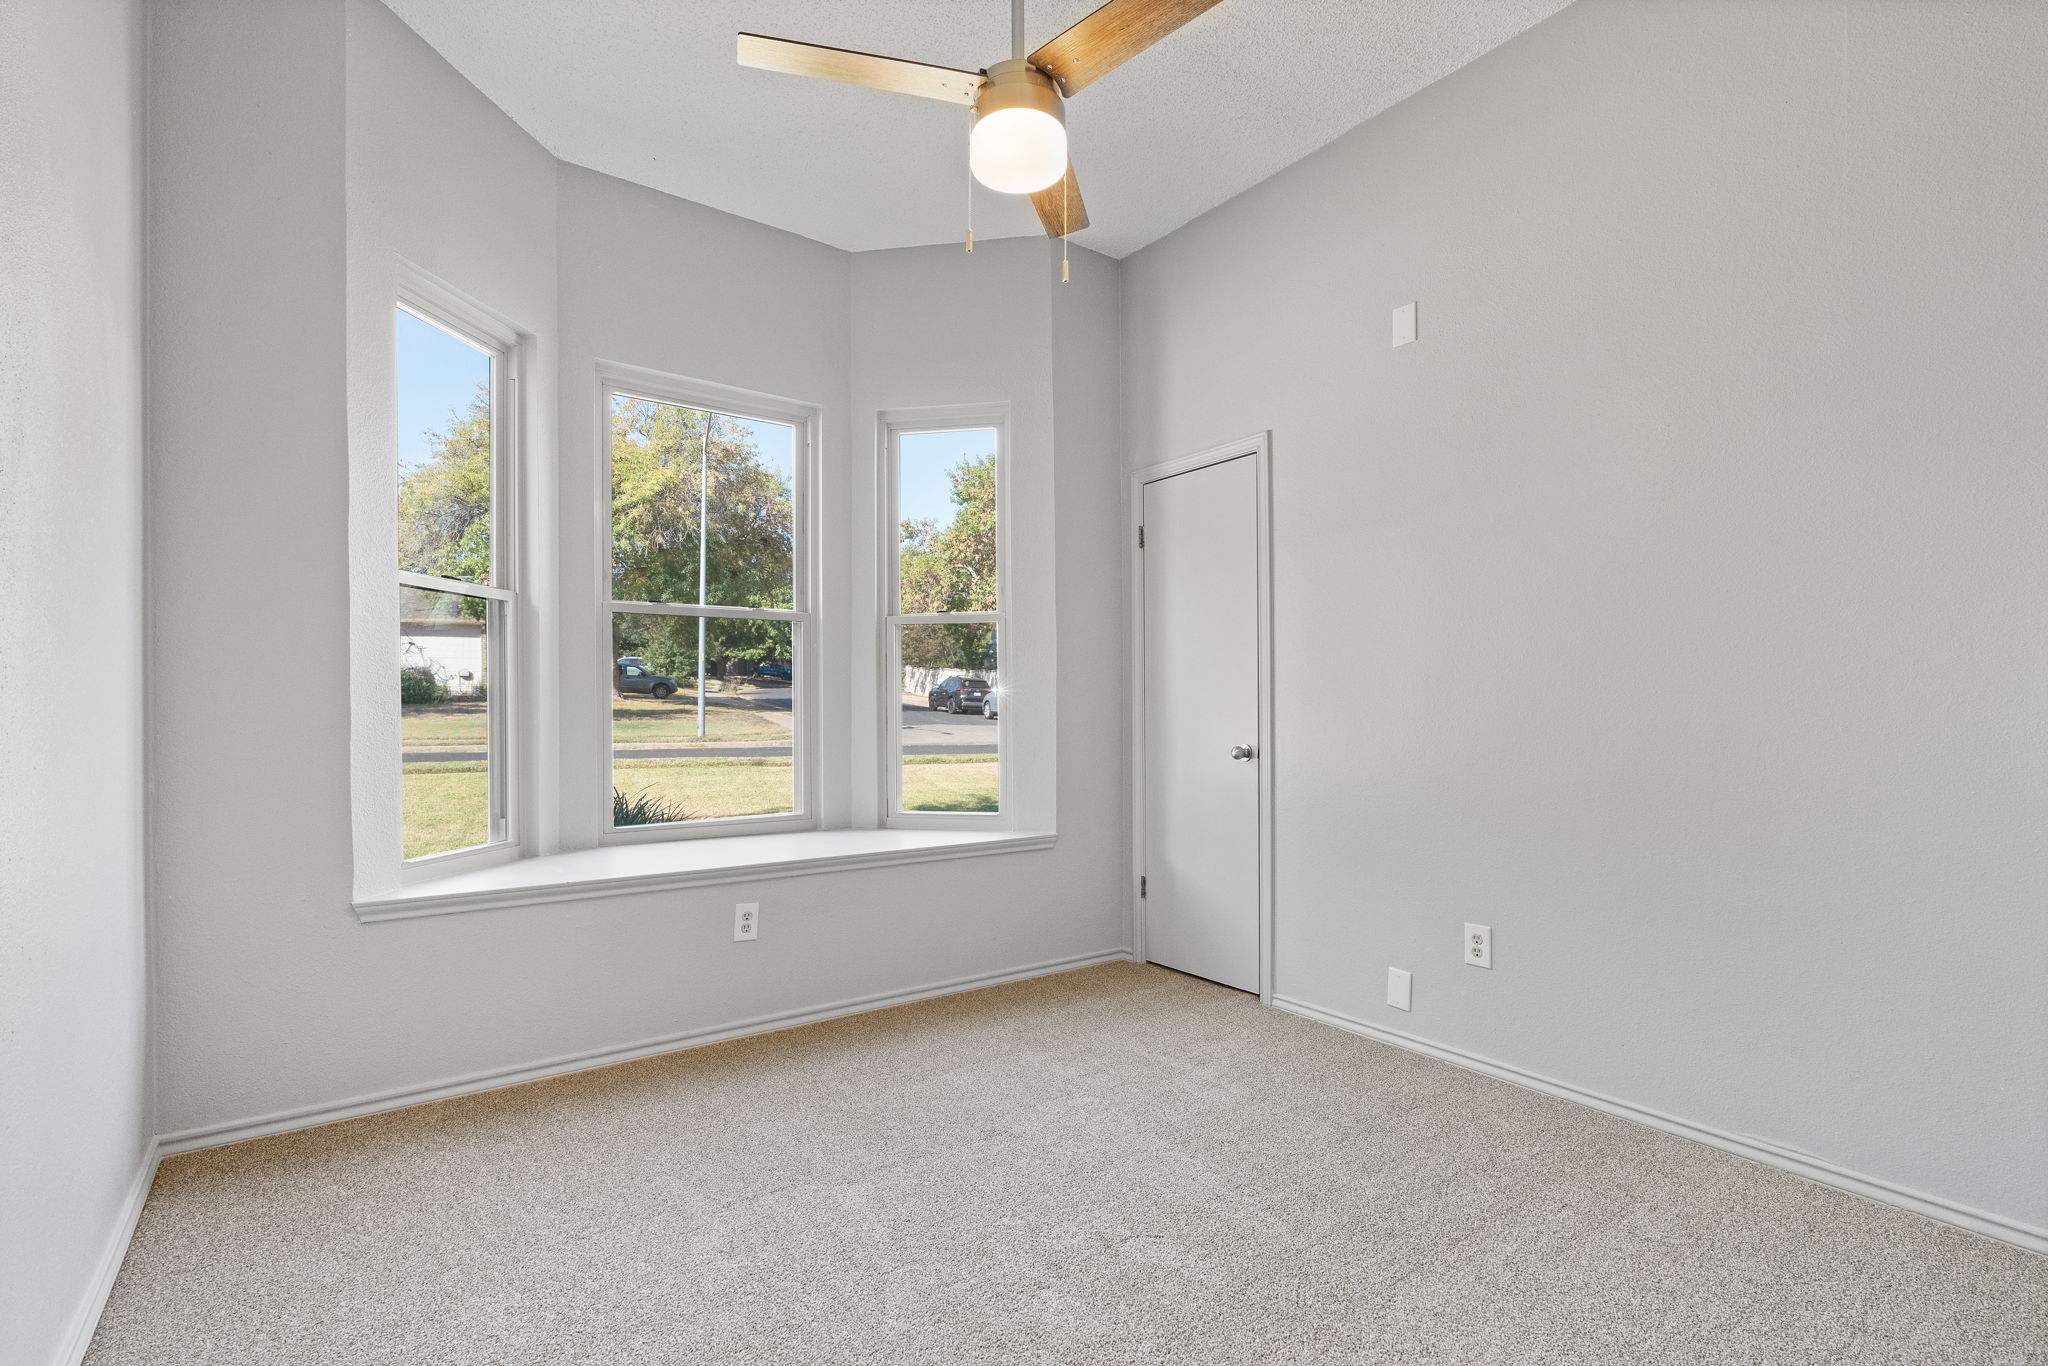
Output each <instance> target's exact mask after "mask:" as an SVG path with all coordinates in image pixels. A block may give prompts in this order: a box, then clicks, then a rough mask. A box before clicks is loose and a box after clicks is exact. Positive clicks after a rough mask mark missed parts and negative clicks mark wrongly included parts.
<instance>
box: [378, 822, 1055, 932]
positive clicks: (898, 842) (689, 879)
mask: <svg viewBox="0 0 2048 1366" xmlns="http://www.w3.org/2000/svg"><path fill="white" fill-rule="evenodd" d="M1054 839H1055V836H1053V835H1052V834H1049V833H1046V834H1015V833H1010V832H984V831H957V830H805V831H799V832H796V833H793V834H776V835H728V836H720V837H715V838H710V839H680V840H665V841H662V842H660V843H654V844H614V845H606V846H603V847H601V848H597V849H579V850H576V851H575V852H573V853H567V854H549V855H546V856H543V857H540V858H528V859H518V860H515V861H513V862H510V863H501V864H497V865H496V866H494V867H490V868H481V869H476V870H474V871H469V872H461V873H452V874H450V875H449V876H447V877H444V878H435V879H434V880H432V881H430V882H418V883H414V884H413V885H411V886H409V887H403V888H400V889H398V890H396V891H393V892H389V893H386V894H384V895H381V896H376V897H366V898H361V899H358V900H357V901H356V903H355V912H356V917H357V918H358V919H360V920H365V921H371V920H410V919H413V918H415V917H417V916H425V915H453V914H456V913H458V912H462V911H487V910H495V909H498V908H500V907H506V906H532V905H539V904H544V903H552V902H558V901H584V900H589V899H590V898H593V897H605V896H631V895H634V894H637V893H640V892H666V891H674V890H677V889H679V888H684V887H709V886H716V885H718V884H721V883H737V882H757V881H767V880H770V879H775V878H785V877H803V876H805V875H808V874H812V873H838V872H848V871H852V870H856V869H861V868H886V867H890V866H892V865H895V864H902V863H928V862H931V861H933V860H936V859H955V858H974V857H977V856H982V855H988V854H1018V853H1025V852H1028V851H1030V850H1034V849H1050V848H1052V846H1053V843H1054Z"/></svg>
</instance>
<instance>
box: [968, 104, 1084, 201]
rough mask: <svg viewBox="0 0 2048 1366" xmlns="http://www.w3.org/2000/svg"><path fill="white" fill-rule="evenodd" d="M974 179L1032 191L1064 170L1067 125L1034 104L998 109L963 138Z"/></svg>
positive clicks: (1002, 189)
mask: <svg viewBox="0 0 2048 1366" xmlns="http://www.w3.org/2000/svg"><path fill="white" fill-rule="evenodd" d="M967 165H968V168H969V169H970V170H972V171H973V172H974V178H975V179H976V180H978V181H980V182H981V183H982V184H984V185H986V186H988V187H989V188H990V189H991V190H995V191H997V192H998V193H1001V194H1036V193H1037V192H1038V191H1040V190H1042V189H1044V188H1045V187H1046V186H1048V185H1053V184H1057V183H1058V182H1059V179H1060V177H1061V176H1063V175H1065V174H1066V173H1067V127H1066V125H1065V124H1063V123H1061V122H1060V121H1059V120H1058V119H1056V118H1054V117H1053V116H1052V115H1051V114H1048V113H1045V112H1044V111H1043V110H1039V109H998V110H995V111H994V112H992V113H988V114H984V115H982V116H981V117H980V118H979V119H977V120H975V123H974V131H973V132H971V133H969V134H968V137H967Z"/></svg>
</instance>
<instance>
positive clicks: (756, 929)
mask: <svg viewBox="0 0 2048 1366" xmlns="http://www.w3.org/2000/svg"><path fill="white" fill-rule="evenodd" d="M732 937H733V938H734V939H759V938H760V937H761V903H760V902H758V901H742V902H740V903H739V905H737V906H735V907H733V908H732Z"/></svg>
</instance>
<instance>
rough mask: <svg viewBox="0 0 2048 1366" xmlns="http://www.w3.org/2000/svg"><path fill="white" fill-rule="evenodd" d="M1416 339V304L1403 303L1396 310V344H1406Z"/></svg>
mask: <svg viewBox="0 0 2048 1366" xmlns="http://www.w3.org/2000/svg"><path fill="white" fill-rule="evenodd" d="M1414 340H1415V305H1414V304H1402V305H1401V306H1400V307H1399V308H1397V309H1395V310H1394V345H1396V346H1406V345H1407V344H1408V343H1409V342H1412V341H1414Z"/></svg>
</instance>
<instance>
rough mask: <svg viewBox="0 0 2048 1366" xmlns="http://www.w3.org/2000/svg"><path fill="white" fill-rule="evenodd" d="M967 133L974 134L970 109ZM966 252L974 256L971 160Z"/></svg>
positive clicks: (969, 163)
mask: <svg viewBox="0 0 2048 1366" xmlns="http://www.w3.org/2000/svg"><path fill="white" fill-rule="evenodd" d="M967 132H968V134H969V135H970V136H971V135H972V134H973V132H974V111H973V110H972V109H970V110H968V111H967ZM967 252H968V254H969V255H970V256H971V255H973V254H974V162H973V160H972V159H971V158H970V159H969V161H968V163H967Z"/></svg>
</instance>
